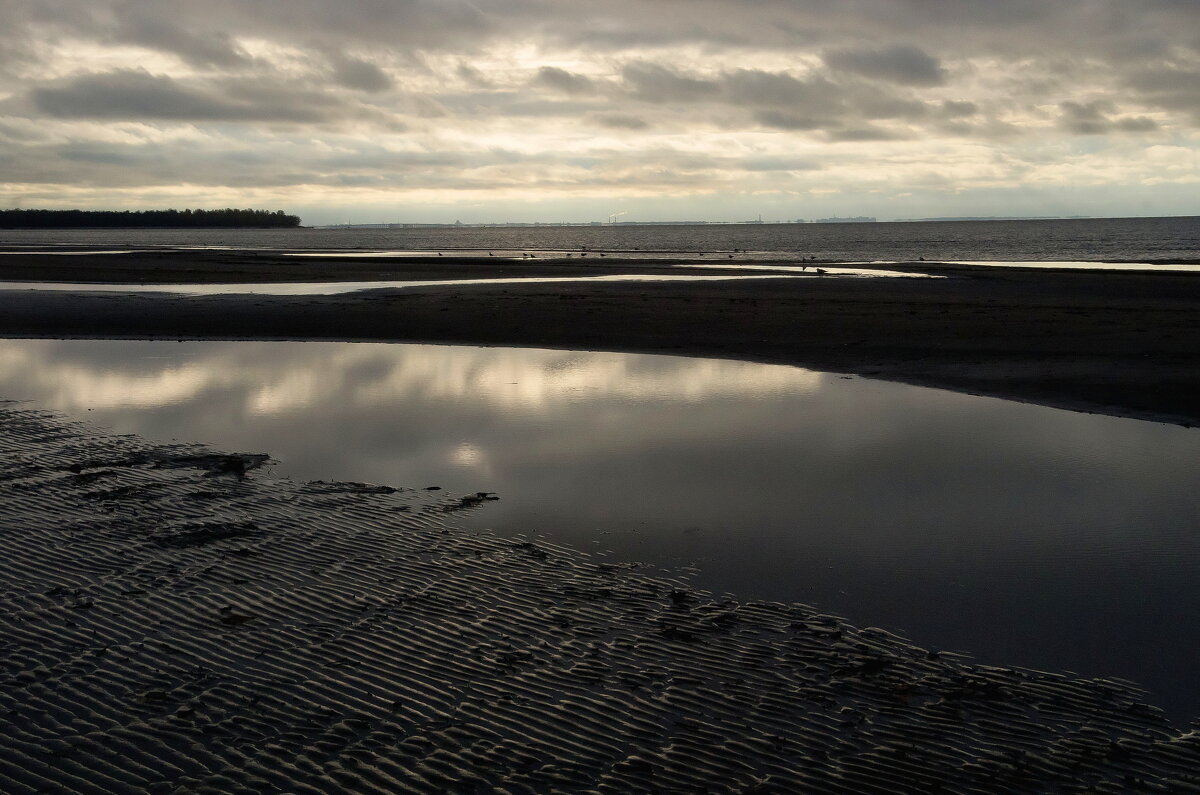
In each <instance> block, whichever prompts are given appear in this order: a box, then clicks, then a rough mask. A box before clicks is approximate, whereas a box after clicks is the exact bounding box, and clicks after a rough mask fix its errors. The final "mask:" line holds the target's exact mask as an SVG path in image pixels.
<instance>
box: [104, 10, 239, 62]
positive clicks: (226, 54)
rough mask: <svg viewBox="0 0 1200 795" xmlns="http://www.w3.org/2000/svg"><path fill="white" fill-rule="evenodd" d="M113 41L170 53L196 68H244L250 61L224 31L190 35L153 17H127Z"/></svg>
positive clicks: (191, 33)
mask: <svg viewBox="0 0 1200 795" xmlns="http://www.w3.org/2000/svg"><path fill="white" fill-rule="evenodd" d="M114 38H115V39H116V40H117V41H121V42H124V43H128V44H138V45H141V46H143V47H149V48H151V49H156V50H161V51H163V52H169V53H173V54H174V55H177V56H179V57H180V58H182V59H183V60H185V61H187V62H189V63H191V64H193V65H196V66H223V67H230V66H245V65H247V64H249V63H250V61H251V59H250V57H249V56H248V55H246V53H245V52H244V51H243V50H242V49H241V48H239V47H237V46H236V45H235V44H234V43H233V42H232V41H231V40H230V37H229V34H228V33H226V32H224V31H208V32H205V33H193V32H191V31H188V30H184V29H183V28H180V27H178V26H176V25H172V24H170V23H167V22H164V21H162V20H159V19H155V18H153V17H148V16H143V15H136V16H133V15H131V16H130V17H129V18H127V19H126V20H125V21H124V23H123V26H122V27H121V28H120V29H119V30H118V31H117V32H116V34H115V36H114Z"/></svg>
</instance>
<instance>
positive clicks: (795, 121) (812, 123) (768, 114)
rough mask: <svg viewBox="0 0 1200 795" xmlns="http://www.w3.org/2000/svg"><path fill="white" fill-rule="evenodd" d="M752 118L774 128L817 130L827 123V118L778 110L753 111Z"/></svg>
mask: <svg viewBox="0 0 1200 795" xmlns="http://www.w3.org/2000/svg"><path fill="white" fill-rule="evenodd" d="M754 119H755V121H757V122H758V123H759V124H761V125H762V126H764V127H771V128H774V129H776V130H819V129H821V128H822V127H824V126H825V125H826V124H828V123H829V121H828V119H818V118H813V117H811V116H803V115H800V114H796V113H789V112H787V111H779V110H760V111H755V113H754Z"/></svg>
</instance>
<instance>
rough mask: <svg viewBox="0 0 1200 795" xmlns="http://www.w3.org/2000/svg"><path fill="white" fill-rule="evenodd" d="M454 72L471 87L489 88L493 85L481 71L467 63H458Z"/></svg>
mask: <svg viewBox="0 0 1200 795" xmlns="http://www.w3.org/2000/svg"><path fill="white" fill-rule="evenodd" d="M454 73H455V74H456V75H458V77H459V79H460V80H462V81H463V82H464V83H466V84H467V85H469V86H471V87H472V88H491V87H492V86H493V83H492V81H491V80H489V79H488V78H487V76H485V75H484V74H483V72H481V71H479V70H478V69H476V68H475V67H474V66H471V65H470V64H468V63H460V64H459V65H458V68H457V69H455V72H454Z"/></svg>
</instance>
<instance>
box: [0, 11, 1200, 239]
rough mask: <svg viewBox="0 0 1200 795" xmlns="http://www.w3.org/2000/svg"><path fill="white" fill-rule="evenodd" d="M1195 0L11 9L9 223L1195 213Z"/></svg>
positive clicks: (1, 42)
mask: <svg viewBox="0 0 1200 795" xmlns="http://www.w3.org/2000/svg"><path fill="white" fill-rule="evenodd" d="M1198 152H1200V1H1198V0H1139V2H1136V3H1134V2H1129V0H1054V1H1053V2H1047V1H1046V0H1004V1H1003V2H1000V1H999V0H838V2H831V0H607V1H606V2H586V3H585V2H578V1H577V0H476V2H467V1H466V0H337V2H329V1H327V0H202V1H199V2H198V1H197V0H189V2H180V0H88V2H82V1H81V0H0V207H4V208H9V207H21V208H35V207H54V208H69V207H82V208H95V209H152V208H163V207H180V208H181V207H226V206H235V207H260V208H265V209H270V210H275V209H283V210H286V211H288V212H292V213H296V214H299V215H301V216H302V217H303V219H304V222H305V223H309V224H325V223H345V222H347V221H352V222H354V223H378V222H452V221H455V220H462V221H463V222H466V223H486V222H527V221H571V222H584V221H607V220H619V221H662V220H709V221H736V220H747V219H751V218H757V217H759V216H761V217H762V219H763V220H764V221H777V220H794V219H797V218H806V219H813V218H818V217H830V216H839V215H840V216H847V215H870V216H876V217H878V218H880V219H881V220H884V219H900V218H921V217H931V216H1063V215H1097V216H1127V215H1200V155H1198Z"/></svg>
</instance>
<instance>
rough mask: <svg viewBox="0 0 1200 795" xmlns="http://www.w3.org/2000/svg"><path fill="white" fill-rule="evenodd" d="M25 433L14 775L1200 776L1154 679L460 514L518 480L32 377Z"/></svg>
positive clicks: (387, 780) (601, 780) (407, 782)
mask: <svg viewBox="0 0 1200 795" xmlns="http://www.w3.org/2000/svg"><path fill="white" fill-rule="evenodd" d="M0 453H2V457H0V495H2V497H0V517H2V522H3V532H2V533H0V599H2V600H3V602H2V610H0V624H2V627H3V629H2V632H0V666H2V667H0V671H2V676H3V682H2V686H0V732H2V734H3V737H4V740H3V742H0V791H4V792H12V793H19V792H37V791H53V792H97V793H99V792H146V791H176V790H183V791H189V792H191V791H198V792H231V791H257V792H318V791H321V792H326V791H355V792H367V791H385V792H395V791H422V792H429V791H444V790H452V791H468V792H473V791H500V792H531V791H533V792H541V791H549V790H555V789H557V790H563V791H581V790H586V791H607V792H630V791H730V792H747V791H755V792H770V791H778V792H796V791H831V790H836V791H876V790H882V789H890V790H894V791H913V790H923V791H928V790H931V789H934V788H936V787H938V786H939V785H940V786H945V787H948V788H950V789H952V790H954V791H966V790H971V789H979V790H986V791H990V792H991V791H1017V792H1028V791H1031V790H1042V789H1055V788H1058V787H1060V786H1072V787H1085V788H1086V787H1094V788H1096V789H1099V790H1106V791H1118V790H1125V789H1139V788H1146V787H1149V786H1150V785H1154V786H1157V787H1163V788H1187V787H1195V786H1197V785H1200V775H1198V774H1197V771H1200V734H1198V733H1196V732H1189V733H1184V732H1180V731H1178V730H1176V729H1174V728H1172V727H1171V726H1170V725H1169V724H1168V723H1167V721H1166V720H1165V718H1163V716H1162V714H1161V712H1159V711H1158V710H1157V709H1155V708H1152V707H1149V706H1146V705H1145V704H1144V703H1143V701H1142V695H1141V693H1140V692H1139V691H1138V690H1137V689H1136V688H1135V687H1134V686H1132V685H1130V684H1128V683H1124V682H1120V681H1113V680H1082V679H1077V678H1073V677H1071V676H1068V675H1059V674H1048V673H1037V672H1032V671H1026V670H1019V669H1010V668H1000V667H988V666H982V665H972V664H969V662H968V661H967V660H965V659H963V658H961V657H958V656H955V655H951V654H937V653H930V652H927V651H925V650H923V649H918V648H916V647H914V646H912V645H911V644H909V643H908V642H906V641H904V640H903V639H900V638H897V637H895V636H892V635H889V634H887V633H885V632H882V631H880V630H873V629H859V628H855V627H852V626H849V625H847V624H846V623H845V622H844V621H842V620H840V619H838V618H836V617H832V616H826V615H821V614H818V613H816V612H815V611H813V610H812V609H810V608H807V607H804V606H801V605H782V604H769V603H739V602H734V601H719V600H714V599H713V598H712V597H711V596H710V595H708V594H705V593H700V592H694V591H691V590H689V589H688V588H687V587H686V586H684V585H682V584H681V583H679V582H673V581H669V580H665V579H658V578H654V577H648V576H644V575H642V574H641V573H639V572H637V571H636V570H633V569H630V568H626V567H617V566H612V565H606V564H597V563H595V562H593V561H592V560H591V559H590V558H589V557H588V556H586V555H584V554H582V553H580V552H575V551H572V550H567V549H560V548H555V547H550V546H547V545H545V544H543V543H541V542H537V543H533V542H526V543H514V542H513V541H510V540H505V539H500V538H495V537H492V536H488V535H472V534H468V533H465V532H464V531H461V530H458V529H455V527H454V525H453V521H452V520H453V515H454V513H455V512H456V511H459V510H470V509H471V508H472V507H473V505H474V504H475V503H477V502H478V501H480V500H483V499H486V497H487V496H488V495H473V496H468V497H466V498H463V497H458V496H447V495H444V494H443V493H442V492H435V491H424V490H422V491H413V490H404V489H392V488H386V487H373V486H366V485H363V484H347V483H295V482H291V481H287V480H280V479H275V478H272V477H270V476H269V475H268V474H267V473H266V472H265V471H264V470H263V469H262V468H261V467H260V466H259V465H260V464H262V463H263V457H262V456H256V455H223V454H215V453H212V452H211V451H208V450H205V449H203V448H200V447H197V446H192V445H179V446H162V445H155V444H152V443H149V442H146V441H144V440H141V439H138V438H135V437H129V436H112V435H107V434H105V433H103V432H100V431H97V430H96V429H94V428H91V427H89V426H86V425H84V424H80V423H76V422H73V421H69V420H67V419H64V418H62V417H61V416H58V415H53V414H50V413H47V412H42V411H38V410H35V409H33V408H30V407H28V406H24V405H20V404H12V403H8V404H2V405H0ZM930 609H937V606H936V605H931V606H930Z"/></svg>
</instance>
